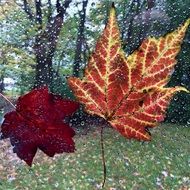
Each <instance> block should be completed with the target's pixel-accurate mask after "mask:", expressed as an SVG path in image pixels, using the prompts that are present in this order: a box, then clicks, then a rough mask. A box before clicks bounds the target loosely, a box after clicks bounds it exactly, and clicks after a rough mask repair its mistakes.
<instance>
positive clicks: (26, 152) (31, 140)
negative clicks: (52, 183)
mask: <svg viewBox="0 0 190 190" xmlns="http://www.w3.org/2000/svg"><path fill="white" fill-rule="evenodd" d="M78 107H79V104H78V103H76V102H74V101H71V100H67V99H63V98H62V97H61V96H59V95H54V94H52V93H49V92H48V88H47V87H42V88H39V89H34V90H32V91H31V92H29V93H28V94H26V95H24V96H21V97H20V98H19V99H18V102H17V106H16V110H15V111H12V112H9V113H7V114H6V115H5V116H4V117H5V120H4V122H3V124H2V128H1V133H2V138H3V139H4V138H10V141H11V144H12V146H14V148H13V151H14V152H15V153H16V154H17V155H18V157H19V158H20V159H23V160H24V161H25V162H26V163H27V164H28V165H29V166H31V165H32V161H33V158H34V156H35V154H36V151H37V149H38V148H39V149H41V150H42V151H43V152H44V153H45V154H47V155H48V156H50V157H52V156H54V155H55V154H56V153H63V152H74V150H75V145H74V141H73V140H72V137H73V136H74V135H75V132H74V130H73V129H72V128H70V127H69V125H68V124H66V123H64V121H63V119H64V117H66V116H69V115H71V114H72V113H73V112H74V111H76V109H77V108H78Z"/></svg>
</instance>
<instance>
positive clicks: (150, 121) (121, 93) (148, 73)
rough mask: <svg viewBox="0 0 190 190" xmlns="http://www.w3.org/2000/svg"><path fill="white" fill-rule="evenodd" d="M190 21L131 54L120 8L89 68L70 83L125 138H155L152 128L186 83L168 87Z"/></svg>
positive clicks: (93, 111) (92, 110)
mask: <svg viewBox="0 0 190 190" xmlns="http://www.w3.org/2000/svg"><path fill="white" fill-rule="evenodd" d="M189 23H190V20H187V21H186V22H185V24H184V25H182V26H180V27H179V28H178V29H177V30H176V31H174V32H172V33H169V34H167V35H166V36H165V37H160V38H158V39H156V38H154V37H149V38H148V39H146V40H144V41H143V43H142V44H141V46H140V47H139V48H138V49H137V50H136V51H134V52H133V53H132V54H131V55H129V56H128V57H126V56H125V53H124V51H123V50H122V48H121V41H120V32H119V28H118V25H117V20H116V15H115V8H114V7H112V8H111V11H110V16H109V19H108V23H107V25H106V27H105V29H104V31H103V33H102V35H101V36H100V38H99V40H98V42H97V44H96V47H95V51H94V52H93V53H92V55H91V57H90V59H89V62H88V65H87V67H86V69H85V75H84V77H83V79H79V78H75V77H70V78H69V79H68V84H69V86H70V87H71V89H72V90H73V92H74V94H75V96H76V97H77V99H78V101H79V102H80V103H82V104H84V106H85V110H86V111H87V112H88V113H90V114H93V115H94V114H95V115H98V116H100V117H103V118H104V119H105V120H107V121H108V122H109V123H110V124H111V125H112V127H113V128H115V129H117V130H118V131H119V132H120V133H121V134H122V135H123V136H125V137H126V138H135V139H138V140H150V139H151V137H150V133H149V132H148V130H147V128H148V127H155V126H156V125H157V124H158V123H159V122H160V121H163V119H164V116H165V112H166V109H167V107H168V105H169V102H170V100H171V98H172V96H173V95H174V94H175V93H176V92H178V91H181V90H183V91H187V90H186V89H185V88H183V87H173V88H167V87H165V86H166V84H167V83H168V81H169V78H170V76H171V74H172V72H173V69H174V66H175V64H176V60H175V57H176V55H177V54H178V53H179V51H180V46H181V42H182V40H183V37H184V35H185V31H186V29H187V27H188V25H189Z"/></svg>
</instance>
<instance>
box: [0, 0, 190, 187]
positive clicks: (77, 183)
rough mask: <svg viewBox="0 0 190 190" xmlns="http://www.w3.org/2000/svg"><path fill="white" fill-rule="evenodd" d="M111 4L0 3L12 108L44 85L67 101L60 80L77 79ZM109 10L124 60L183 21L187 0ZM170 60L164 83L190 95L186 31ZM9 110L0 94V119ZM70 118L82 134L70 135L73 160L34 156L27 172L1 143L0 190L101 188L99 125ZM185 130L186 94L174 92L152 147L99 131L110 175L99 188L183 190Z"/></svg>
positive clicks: (2, 70)
mask: <svg viewBox="0 0 190 190" xmlns="http://www.w3.org/2000/svg"><path fill="white" fill-rule="evenodd" d="M111 3H112V1H109V0H0V93H1V94H3V95H4V96H6V97H7V98H9V100H10V101H11V102H13V103H16V100H17V98H18V97H19V96H20V95H23V94H25V93H26V92H28V91H30V90H31V89H33V88H35V87H40V86H42V85H48V86H49V89H50V90H51V92H53V93H57V94H60V95H62V96H63V97H67V98H74V97H73V95H72V93H71V91H70V90H69V88H68V86H67V83H66V78H67V77H68V76H76V77H82V76H83V71H84V67H85V66H86V64H87V62H88V58H89V55H90V54H91V52H92V50H93V49H94V47H95V44H96V41H97V39H98V37H99V36H100V34H101V32H102V30H103V28H104V26H105V23H106V21H107V16H108V13H109V9H110V6H111ZM115 6H116V9H117V19H118V21H119V27H120V32H121V39H122V42H123V44H122V46H123V49H124V51H125V53H126V55H129V54H130V53H132V52H133V51H134V50H135V49H136V48H138V46H139V45H140V44H141V42H142V41H143V39H145V38H146V37H147V36H155V37H159V36H164V35H165V34H167V33H168V32H171V31H173V30H174V29H176V28H177V27H178V26H179V25H180V24H182V23H184V22H185V20H186V19H188V18H190V0H115ZM177 60H178V64H177V65H176V67H175V71H174V73H173V75H172V77H171V80H170V82H169V84H168V85H169V86H184V87H186V88H187V89H189V90H190V28H189V29H188V31H187V33H186V36H185V38H184V40H183V44H182V48H181V51H180V53H179V55H178V56H177ZM11 109H12V108H11V105H10V103H8V102H7V101H5V99H4V98H3V97H2V96H0V120H2V119H3V115H4V114H5V113H6V112H8V111H10V110H11ZM77 114H78V115H77ZM77 114H76V115H75V116H74V117H75V118H76V122H75V124H76V125H78V127H79V128H83V129H84V130H82V133H78V136H77V137H76V142H77V143H76V144H77V152H76V153H75V154H74V155H72V154H71V155H66V154H63V155H60V156H57V157H55V158H53V159H49V158H47V157H45V155H44V154H42V153H41V152H39V153H38V155H37V157H36V158H35V161H34V167H33V168H32V169H30V168H27V167H26V166H25V165H24V163H23V162H21V161H20V160H19V159H18V158H17V157H16V155H15V154H13V153H12V148H11V145H10V142H9V141H8V140H7V141H0V190H1V189H2V190H3V189H9V190H13V189H14V190H16V189H19V190H23V189H31V187H32V189H36V190H43V189H44V190H47V189H50V190H51V189H53V190H56V189H57V190H67V189H68V190H75V189H76V190H79V189H82V190H89V189H100V188H101V181H102V168H101V157H100V147H98V146H99V129H97V127H95V126H98V121H96V118H91V120H88V119H84V118H87V116H84V115H83V116H81V113H77ZM82 114H84V113H82ZM93 119H94V120H93ZM92 121H93V122H94V123H90V122H92ZM71 123H72V122H71ZM189 127H190V94H187V93H182V92H181V93H178V94H177V95H175V97H174V98H173V100H172V102H171V104H170V107H169V108H168V111H167V117H166V120H165V122H164V124H161V127H158V129H157V128H156V129H155V130H153V131H152V134H153V135H154V138H153V141H151V143H144V144H143V143H142V144H141V143H139V142H137V141H128V140H126V139H125V138H124V137H122V136H121V135H120V134H118V133H117V132H116V131H112V130H111V129H110V128H108V129H107V130H105V139H106V140H105V146H106V153H105V154H106V161H107V166H108V173H109V174H108V179H107V182H106V186H105V189H106V190H126V189H127V190H128V189H129V190H131V189H134V190H139V189H140V190H147V189H150V190H153V189H159V190H161V189H163V190H166V189H168V190H170V189H176V190H179V189H181V190H188V189H189V188H190V178H189V176H190V173H189V171H190V158H189V152H190V149H189V147H190V146H189V138H190V137H189V129H190V128H189ZM89 128H91V132H89V131H88V129H89ZM76 131H77V130H76ZM87 132H88V133H89V134H88V136H85V135H86V134H87ZM81 137H83V138H81ZM97 147H98V148H97ZM188 168H189V169H188Z"/></svg>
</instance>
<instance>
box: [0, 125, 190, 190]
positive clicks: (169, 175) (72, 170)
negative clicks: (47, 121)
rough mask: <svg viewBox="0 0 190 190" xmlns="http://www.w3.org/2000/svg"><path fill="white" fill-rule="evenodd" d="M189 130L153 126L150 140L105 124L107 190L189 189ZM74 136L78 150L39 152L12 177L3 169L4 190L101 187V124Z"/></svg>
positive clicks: (78, 189) (18, 167)
mask: <svg viewBox="0 0 190 190" xmlns="http://www.w3.org/2000/svg"><path fill="white" fill-rule="evenodd" d="M90 127H91V128H92V126H90ZM188 130H189V129H188V128H186V127H184V126H177V125H172V126H171V125H163V126H160V127H158V128H155V129H153V130H152V133H153V135H154V137H155V138H154V139H153V140H152V141H151V143H144V144H142V143H141V142H138V141H126V139H125V138H124V137H122V136H121V135H119V134H116V133H115V131H114V129H111V128H106V129H105V133H104V138H105V147H106V150H105V157H106V163H107V170H108V173H107V175H108V176H107V181H106V184H105V188H104V189H105V190H108V189H118V190H126V189H127V190H128V189H129V190H130V189H139V190H148V189H151V190H158V189H160V188H161V189H168V190H169V189H174V190H179V189H180V188H182V186H186V187H187V188H188V187H189V186H188V185H189V184H188V183H189V182H188V180H189V176H190V173H189V170H188V166H187V163H188V159H189V155H188V153H189V146H188V145H189V138H190V136H189V135H190V134H189V131H188ZM163 136H164V138H163ZM184 137H185V138H184ZM171 139H172V140H171ZM75 140H76V145H77V152H76V153H75V154H62V155H60V156H57V157H56V158H54V159H52V158H49V159H48V158H47V157H45V156H44V155H43V153H42V152H38V155H37V158H36V159H35V160H34V166H33V167H32V168H27V167H25V165H24V166H23V165H22V164H21V165H17V166H16V171H15V174H16V177H15V179H14V180H7V178H6V175H7V171H6V170H4V171H3V173H1V176H2V180H1V185H0V189H2V190H3V189H11V190H13V189H15V188H18V189H30V188H31V187H33V189H39V188H40V190H47V189H48V190H52V189H57V190H58V189H59V190H66V189H73V190H74V189H77V190H91V189H92V190H95V189H99V188H100V187H101V182H102V161H101V159H100V155H101V150H100V149H99V148H98V146H99V145H100V142H99V141H100V139H99V129H97V128H92V131H90V132H89V133H88V135H87V136H81V135H80V136H79V135H78V137H76V138H75ZM179 142H180V144H179ZM4 161H5V160H4ZM50 171H51V172H50ZM98 187H99V188H98Z"/></svg>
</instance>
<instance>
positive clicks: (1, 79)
mask: <svg viewBox="0 0 190 190" xmlns="http://www.w3.org/2000/svg"><path fill="white" fill-rule="evenodd" d="M4 88H5V84H4V76H3V74H2V75H1V77H0V93H3V91H4Z"/></svg>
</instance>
